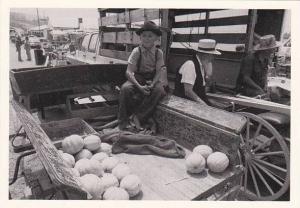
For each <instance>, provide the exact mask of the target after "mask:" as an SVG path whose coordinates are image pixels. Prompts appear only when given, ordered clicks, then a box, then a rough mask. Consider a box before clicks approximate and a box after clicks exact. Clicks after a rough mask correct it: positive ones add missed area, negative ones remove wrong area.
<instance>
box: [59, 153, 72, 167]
mask: <svg viewBox="0 0 300 208" xmlns="http://www.w3.org/2000/svg"><path fill="white" fill-rule="evenodd" d="M61 156H62V158H63V160H64V162H65V164H66V165H67V167H69V168H73V167H74V165H75V159H74V157H73V155H70V154H68V153H62V154H61Z"/></svg>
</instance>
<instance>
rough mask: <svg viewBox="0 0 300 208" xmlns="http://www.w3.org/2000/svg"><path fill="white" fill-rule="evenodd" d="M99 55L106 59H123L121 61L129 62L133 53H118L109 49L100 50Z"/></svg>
mask: <svg viewBox="0 0 300 208" xmlns="http://www.w3.org/2000/svg"><path fill="white" fill-rule="evenodd" d="M99 54H100V55H101V56H106V57H111V58H115V59H121V60H124V61H127V60H128V57H129V56H130V54H131V52H127V51H116V50H109V49H100V52H99Z"/></svg>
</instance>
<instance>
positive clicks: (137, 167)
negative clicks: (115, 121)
mask: <svg viewBox="0 0 300 208" xmlns="http://www.w3.org/2000/svg"><path fill="white" fill-rule="evenodd" d="M186 151H187V153H188V152H189V151H188V150H186ZM115 156H116V157H118V158H119V159H120V161H121V162H124V163H126V164H127V165H128V166H129V167H130V168H131V170H133V172H134V173H135V174H137V175H138V176H139V177H140V178H141V180H142V192H143V193H142V194H141V195H142V197H141V199H143V200H192V199H194V198H197V197H198V196H201V195H202V194H205V193H206V191H207V190H210V189H211V188H212V187H215V186H216V185H218V184H220V183H222V182H223V181H226V179H227V178H230V177H231V176H232V175H233V174H234V173H233V172H232V171H231V170H230V169H227V170H226V171H225V172H223V173H220V174H214V173H211V172H209V171H207V169H206V170H205V171H204V172H203V174H198V175H197V174H196V175H190V174H188V173H187V171H186V167H185V159H174V158H165V157H159V156H155V155H134V154H125V153H121V154H118V155H115ZM145 161H147V163H145ZM150 169H151V171H149V170H150Z"/></svg>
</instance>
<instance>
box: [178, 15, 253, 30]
mask: <svg viewBox="0 0 300 208" xmlns="http://www.w3.org/2000/svg"><path fill="white" fill-rule="evenodd" d="M247 23H248V16H236V17H224V18H218V19H208V26H227V25H244V24H247ZM205 26H206V19H205V20H192V21H183V22H175V23H174V25H173V28H185V27H205Z"/></svg>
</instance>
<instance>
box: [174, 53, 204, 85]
mask: <svg viewBox="0 0 300 208" xmlns="http://www.w3.org/2000/svg"><path fill="white" fill-rule="evenodd" d="M196 57H197V60H198V62H199V64H200V70H201V73H202V79H203V86H205V79H204V70H203V66H202V64H201V61H200V59H199V58H198V56H196ZM179 74H181V75H182V78H181V83H186V84H191V85H194V84H195V81H196V78H197V74H196V69H195V64H194V62H193V61H191V60H188V61H186V62H185V63H184V64H183V65H182V66H181V67H180V69H179Z"/></svg>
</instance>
